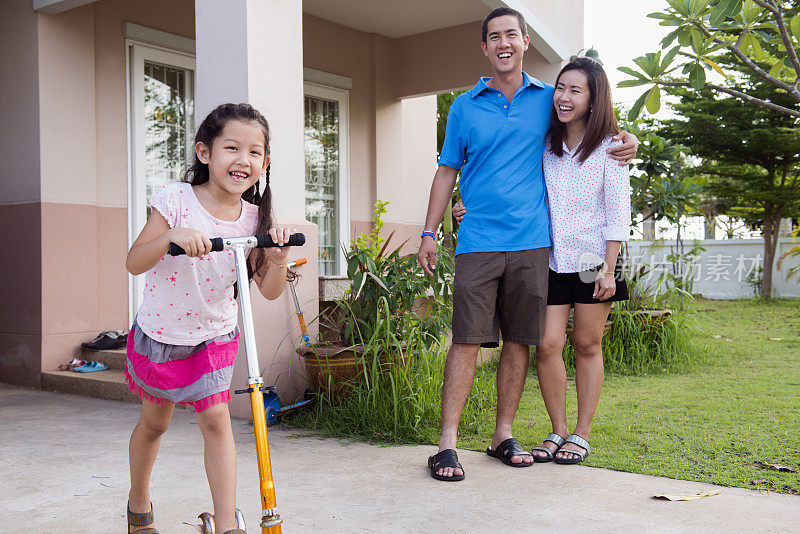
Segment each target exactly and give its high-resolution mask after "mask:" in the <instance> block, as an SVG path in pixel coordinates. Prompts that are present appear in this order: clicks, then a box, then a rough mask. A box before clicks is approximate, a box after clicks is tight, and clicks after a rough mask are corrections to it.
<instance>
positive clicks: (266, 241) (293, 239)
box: [256, 234, 306, 248]
mask: <svg viewBox="0 0 800 534" xmlns="http://www.w3.org/2000/svg"><path fill="white" fill-rule="evenodd" d="M256 240H257V242H258V244H257V245H256V247H257V248H264V247H277V246H278V245H276V244H275V241H273V240H272V238H271V237H270V236H269V235H268V234H260V235H257V236H256ZM305 243H306V236H305V234H292V235H291V236H289V241H288V242H287V243H284V244H283V246H284V247H301V246H303V245H305Z"/></svg>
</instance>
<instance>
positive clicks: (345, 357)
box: [296, 344, 365, 395]
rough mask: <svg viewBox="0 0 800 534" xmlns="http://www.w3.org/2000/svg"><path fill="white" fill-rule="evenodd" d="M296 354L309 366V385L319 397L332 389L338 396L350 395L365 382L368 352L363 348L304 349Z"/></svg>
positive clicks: (324, 347)
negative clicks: (354, 388)
mask: <svg viewBox="0 0 800 534" xmlns="http://www.w3.org/2000/svg"><path fill="white" fill-rule="evenodd" d="M296 351H297V353H298V354H299V355H300V356H302V357H303V361H304V362H305V365H306V374H307V375H308V384H309V386H310V387H311V389H313V390H314V391H316V392H317V393H324V392H326V391H328V389H329V388H331V387H332V388H333V393H334V394H335V395H342V394H346V393H348V392H349V390H350V388H351V387H352V385H353V384H354V383H356V382H357V381H359V380H360V379H361V376H362V373H363V369H364V352H365V350H364V347H362V346H354V347H342V346H340V345H329V344H319V345H301V346H300V347H297V349H296Z"/></svg>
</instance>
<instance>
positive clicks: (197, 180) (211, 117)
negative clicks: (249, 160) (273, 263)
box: [183, 104, 272, 298]
mask: <svg viewBox="0 0 800 534" xmlns="http://www.w3.org/2000/svg"><path fill="white" fill-rule="evenodd" d="M233 120H238V121H242V122H250V123H255V124H258V125H259V126H260V127H261V129H262V131H263V132H264V150H265V152H264V157H265V158H266V157H267V156H269V137H270V130H269V124H268V123H267V119H265V118H264V116H263V115H262V114H261V113H259V112H258V110H256V109H255V108H254V107H253V106H251V105H250V104H222V105H220V106H217V108H216V109H214V111H212V112H211V113H209V114H208V116H207V117H206V118H205V119H203V122H202V123H201V124H200V127H199V128H198V129H197V135H195V136H194V143H195V145H197V143H203V144H204V145H206V146H207V147H208V148H209V150H211V149H212V145H213V143H214V140H215V139H216V138H217V137H219V135H220V134H221V133H222V130H223V128H225V125H226V124H227V123H228V122H229V121H233ZM208 178H209V176H208V165H207V164H205V163H203V162H202V161H200V159H199V158H198V157H197V154H195V156H194V163H193V164H192V165H191V166H190V167H189V168H188V169H187V170H186V175H185V176H184V178H183V181H184V182H187V183H189V184H191V185H193V186H195V185H200V184H204V183H206V182H208ZM242 199H244V200H245V201H247V202H249V203H251V204H255V205H256V206H258V225H257V227H256V232H255V233H256V234H266V233H267V232H268V231H269V229H270V228H271V227H272V191H271V190H270V187H269V166H267V171H266V185H265V187H264V192H263V193H262V192H260V191H259V182H256V183H255V184H254V185H253V187H251V188H249V189H248V190H247V191H245V192H244V193H242ZM266 261H267V260H266V254H265V252H264V249H261V248H259V249H255V258H254V260H253V261H249V262H248V264H247V279H248V280H252V279H253V274H254V273H256V272H258V273H260V274H262V275H263V274H264V272H263V271H264V267H265V264H266ZM234 298H236V290H235V289H234Z"/></svg>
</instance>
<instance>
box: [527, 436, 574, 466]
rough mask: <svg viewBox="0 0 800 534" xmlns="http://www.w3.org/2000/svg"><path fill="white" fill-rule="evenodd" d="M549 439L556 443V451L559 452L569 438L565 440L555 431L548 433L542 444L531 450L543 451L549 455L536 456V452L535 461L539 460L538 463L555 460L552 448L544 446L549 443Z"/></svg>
mask: <svg viewBox="0 0 800 534" xmlns="http://www.w3.org/2000/svg"><path fill="white" fill-rule="evenodd" d="M548 441H549V442H550V443H555V445H556V452H558V449H560V448H561V446H562V445H563V444H564V443H566V441H567V440H565V439H564V438H563V437H562V436H560V435H558V434H556V433H555V432H551V433H549V434H547V437H546V438H544V441H543V442H542V445H541V446H539V447H534V448H533V449H531V452H533V451H542V452H543V453H545V454H546V455H547V456H536V455H535V454H534V455H533V461H534V462H537V463H540V464H541V463H545V462H552V461H553V458H555V452H553V451H551V450H550V449H548V448H547V447H545V446H544V444H545V443H547V442H548Z"/></svg>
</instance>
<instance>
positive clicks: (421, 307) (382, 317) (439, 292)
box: [297, 201, 453, 393]
mask: <svg viewBox="0 0 800 534" xmlns="http://www.w3.org/2000/svg"><path fill="white" fill-rule="evenodd" d="M387 205H388V202H382V201H378V202H376V205H375V210H374V212H373V213H374V214H373V229H372V231H371V232H370V233H369V234H366V235H362V236H359V237H357V238H356V239H354V240H353V241H352V243H351V245H350V250H349V251H347V250H346V251H345V258H346V260H347V278H348V281H349V288H348V289H347V291H346V292H345V294H344V296H343V297H340V298H337V299H335V300H334V302H333V309H332V310H330V311H329V313H327V314H326V315H325V316H324V317H323V318H321V326H322V327H323V328H324V329H327V330H328V332H329V336H328V339H330V338H331V336H330V333H333V336H332V337H333V338H334V339H333V341H328V342H320V343H316V344H313V345H305V346H300V347H298V349H297V352H298V353H299V354H300V355H301V356H302V357H303V359H304V361H305V364H306V371H307V372H308V376H309V384H310V385H311V387H312V388H313V389H314V390H315V391H318V392H319V391H323V390H326V391H327V390H333V391H334V393H342V392H345V391H346V390H347V389H348V387H347V384H348V383H352V381H353V380H357V379H358V378H359V377H360V376H361V375H362V374H364V373H366V370H367V368H368V367H371V366H373V365H374V366H378V367H388V366H391V365H398V364H400V365H402V364H403V363H404V362H405V361H407V358H409V355H410V354H412V353H413V350H414V348H415V346H416V345H419V344H420V343H422V344H428V345H429V344H432V343H433V342H435V341H436V340H438V339H439V338H440V337H441V336H442V335H444V334H445V333H446V332H447V330H448V328H449V324H450V320H449V314H450V310H451V307H450V292H451V289H450V284H451V283H452V277H453V262H452V257H451V256H450V254H449V251H446V250H443V251H441V253H440V255H439V261H438V262H437V264H436V269H435V272H434V276H432V277H427V276H425V275H424V274H423V273H422V271H421V270H420V269H418V267H417V263H416V256H415V255H414V254H407V255H403V254H402V252H401V250H402V248H403V245H405V242H404V243H401V244H400V245H399V246H397V247H394V248H390V244H391V241H392V238H393V237H394V232H392V233H391V234H389V236H388V237H386V238H383V237H382V236H381V230H382V229H383V226H384V223H383V221H382V219H381V215H383V214H384V213H386V206H387Z"/></svg>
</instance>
